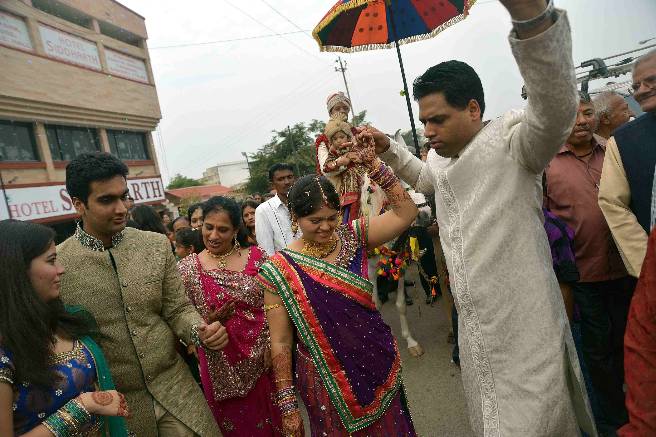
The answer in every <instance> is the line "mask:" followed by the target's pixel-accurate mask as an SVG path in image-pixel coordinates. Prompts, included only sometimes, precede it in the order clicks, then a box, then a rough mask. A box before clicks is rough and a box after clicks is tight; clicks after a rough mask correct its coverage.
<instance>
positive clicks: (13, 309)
mask: <svg viewBox="0 0 656 437" xmlns="http://www.w3.org/2000/svg"><path fill="white" fill-rule="evenodd" d="M54 237H55V233H54V231H53V230H52V229H51V228H48V227H46V226H43V225H39V224H36V223H30V222H21V221H18V220H3V221H0V277H1V278H2V287H1V288H0V435H1V436H10V435H25V436H35V437H39V436H49V437H50V436H52V435H55V436H69V435H71V436H72V435H102V436H111V437H123V436H127V430H126V427H125V420H124V419H123V417H120V416H127V415H128V410H127V404H126V403H125V398H124V397H123V395H122V394H120V393H118V392H116V391H115V390H114V385H113V383H112V380H111V376H110V374H109V370H108V368H107V365H106V363H105V359H104V357H103V355H102V352H101V350H100V348H99V347H98V345H97V344H96V343H95V342H94V341H93V340H92V338H91V336H93V335H96V334H97V332H98V331H97V329H96V326H95V322H94V320H93V318H92V317H91V316H90V315H89V313H87V312H86V311H84V310H83V309H81V308H79V307H75V308H72V307H65V306H64V304H63V302H62V301H61V299H60V298H59V288H60V281H61V277H62V275H63V274H64V268H63V267H62V265H61V264H60V263H59V262H58V261H57V253H56V250H55V243H54Z"/></svg>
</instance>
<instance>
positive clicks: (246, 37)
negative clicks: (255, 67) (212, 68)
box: [149, 30, 308, 50]
mask: <svg viewBox="0 0 656 437" xmlns="http://www.w3.org/2000/svg"><path fill="white" fill-rule="evenodd" d="M304 32H308V31H306V30H294V31H291V32H281V33H269V34H266V35H254V36H245V37H243V38H231V39H219V40H216V41H202V42H192V43H183V44H174V45H170V46H160V47H149V50H157V49H176V48H180V47H195V46H204V45H210V44H223V43H230V42H237V41H250V40H253V39H264V38H273V37H281V36H284V35H295V34H299V33H304Z"/></svg>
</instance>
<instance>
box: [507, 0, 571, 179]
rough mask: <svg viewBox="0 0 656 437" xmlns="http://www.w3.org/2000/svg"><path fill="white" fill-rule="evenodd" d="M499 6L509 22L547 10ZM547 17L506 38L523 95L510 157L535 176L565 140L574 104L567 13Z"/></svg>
mask: <svg viewBox="0 0 656 437" xmlns="http://www.w3.org/2000/svg"><path fill="white" fill-rule="evenodd" d="M502 3H504V6H506V8H507V9H508V11H509V12H510V15H511V17H512V19H513V20H514V21H525V20H529V19H531V18H535V17H539V16H541V15H540V14H541V13H542V12H544V11H545V10H546V8H547V6H546V2H545V1H544V0H512V1H511V0H504V1H503V2H502ZM548 15H549V16H548V17H546V18H545V19H544V20H543V21H542V24H541V25H539V26H537V27H534V28H532V29H531V30H530V31H524V32H522V31H520V30H514V31H513V32H511V35H510V37H509V40H510V46H511V49H512V52H513V55H514V57H515V59H516V61H517V65H518V66H519V71H520V73H521V75H522V78H523V79H524V81H525V85H526V93H527V95H528V105H527V107H526V110H525V111H524V114H523V117H522V119H521V122H520V123H519V124H515V125H514V126H509V131H508V132H509V136H510V153H511V154H512V156H513V157H514V158H515V159H516V160H517V161H518V162H519V163H520V164H521V165H522V166H524V167H525V168H526V169H528V170H530V171H532V172H534V173H540V172H541V171H542V170H544V168H545V167H546V165H547V164H548V163H549V161H551V159H552V158H553V156H554V155H555V154H556V152H557V151H558V149H559V148H560V147H561V146H562V144H563V142H564V141H565V140H566V139H567V137H568V135H569V133H570V132H571V130H572V126H573V125H574V120H575V117H576V108H577V104H578V96H577V92H576V77H575V74H574V65H573V61H572V38H571V34H570V27H569V21H568V19H567V14H566V12H564V11H561V10H556V12H555V13H554V14H548ZM552 17H554V18H555V22H554V18H552ZM516 27H518V28H520V29H521V26H517V25H516Z"/></svg>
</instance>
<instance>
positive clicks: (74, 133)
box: [46, 125, 100, 161]
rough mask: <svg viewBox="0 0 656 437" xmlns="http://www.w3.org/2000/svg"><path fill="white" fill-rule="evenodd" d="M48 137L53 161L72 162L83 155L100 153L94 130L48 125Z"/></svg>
mask: <svg viewBox="0 0 656 437" xmlns="http://www.w3.org/2000/svg"><path fill="white" fill-rule="evenodd" d="M46 135H47V136H48V144H49V145H50V153H51V154H52V159H53V161H71V160H72V159H73V158H75V157H76V156H78V155H81V154H83V153H90V152H98V151H100V141H99V139H98V133H97V132H96V130H95V129H93V128H88V127H71V126H54V125H46Z"/></svg>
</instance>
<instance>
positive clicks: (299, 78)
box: [119, 0, 656, 183]
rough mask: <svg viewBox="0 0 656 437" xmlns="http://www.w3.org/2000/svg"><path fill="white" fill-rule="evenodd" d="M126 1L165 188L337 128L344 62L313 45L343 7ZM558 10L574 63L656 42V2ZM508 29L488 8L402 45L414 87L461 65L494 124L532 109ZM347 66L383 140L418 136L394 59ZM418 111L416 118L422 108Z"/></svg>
mask: <svg viewBox="0 0 656 437" xmlns="http://www.w3.org/2000/svg"><path fill="white" fill-rule="evenodd" d="M119 1H120V2H121V3H123V4H124V5H126V6H127V7H129V8H131V9H132V10H134V11H135V12H137V13H139V14H140V15H142V16H144V17H145V19H146V28H147V31H148V46H149V48H150V57H151V62H152V68H153V73H154V75H155V84H156V86H157V93H158V96H159V102H160V106H161V110H162V120H161V122H160V124H159V127H158V130H157V132H155V133H154V138H155V142H156V147H157V151H158V159H159V162H160V169H161V173H162V177H163V179H164V181H165V183H166V182H167V181H168V180H169V178H170V177H172V176H173V175H174V174H176V173H181V174H183V175H185V176H189V177H193V178H199V177H201V176H202V173H203V170H205V169H206V168H207V167H210V166H213V165H216V164H218V163H223V162H230V161H236V160H241V159H243V157H242V155H241V153H242V152H247V153H254V152H256V151H257V150H258V148H260V147H261V146H262V145H264V144H266V143H268V142H269V141H270V140H271V137H272V131H273V130H282V129H284V128H285V127H286V126H288V125H293V124H295V123H298V122H307V121H310V120H312V119H315V118H316V119H325V118H327V113H326V107H325V101H326V97H327V96H328V95H329V94H331V93H333V92H335V91H340V90H341V91H344V90H345V88H344V83H343V80H342V75H341V74H340V73H339V72H336V71H335V61H336V60H337V56H338V54H336V53H327V52H320V50H319V47H318V45H317V43H316V42H315V41H314V39H313V38H312V36H311V30H312V29H313V28H314V27H315V26H316V24H317V23H318V22H319V20H320V19H321V18H322V17H323V16H324V14H325V13H326V12H327V11H328V10H329V9H330V7H331V6H332V5H333V4H334V2H335V1H336V0H302V1H298V0H249V1H247V2H245V1H240V0H195V1H193V2H180V1H174V0H119ZM557 6H558V7H561V8H564V9H566V10H567V11H568V14H569V18H570V22H571V25H572V32H573V47H574V53H573V57H574V62H575V65H579V64H580V63H581V62H582V61H585V60H588V59H591V58H604V57H607V56H610V55H614V54H617V53H622V52H625V51H629V50H633V49H636V48H639V47H644V45H643V46H640V45H638V42H639V41H642V40H646V39H648V38H653V37H656V27H655V26H654V22H655V20H656V1H654V0H631V1H618V0H558V1H557ZM510 28H511V26H510V16H509V14H508V13H507V12H506V10H505V9H504V8H503V6H502V5H501V3H499V2H498V1H497V0H478V2H477V3H476V4H475V5H474V6H473V7H472V9H471V11H470V15H469V17H467V19H466V20H464V21H461V22H459V23H457V24H456V25H454V26H452V27H450V28H448V29H446V30H445V31H443V32H442V33H440V34H438V35H437V36H436V37H434V38H431V39H428V40H423V41H419V42H415V43H412V44H406V45H403V46H401V52H402V56H403V62H404V66H405V71H406V75H407V79H408V83H409V86H410V87H411V84H412V81H413V80H414V78H415V77H417V76H419V75H420V74H421V73H423V72H424V71H425V70H426V69H427V68H429V67H431V66H432V65H435V64H437V63H439V62H442V61H445V60H449V59H459V60H462V61H465V62H467V63H469V64H470V65H472V66H473V67H474V69H475V70H476V71H477V72H478V74H479V75H480V76H481V80H482V82H483V87H484V90H485V99H486V118H494V117H496V116H499V115H501V114H502V113H503V112H505V111H507V110H509V109H512V108H521V107H523V106H524V101H523V100H522V99H521V96H520V92H521V87H522V84H523V81H522V79H521V76H520V75H519V72H518V69H517V66H516V65H515V62H514V59H513V57H512V55H511V51H510V46H509V44H508V40H507V36H508V33H509V31H510ZM281 33H284V34H285V35H282V36H273V37H264V38H252V37H258V36H262V35H271V34H281ZM245 38H249V39H245ZM235 39H241V40H239V41H234V40H235ZM226 40H233V41H232V42H225V41H226ZM215 41H220V42H215ZM651 43H656V40H654V41H651V42H650V43H649V44H651ZM172 46H178V47H172ZM339 56H341V57H342V60H343V61H345V62H346V64H347V71H346V78H347V81H348V85H349V89H350V93H351V97H352V100H353V106H354V109H355V110H356V112H358V111H361V110H364V109H366V110H367V120H368V121H369V122H370V123H371V124H372V125H374V126H376V127H377V128H379V129H381V130H383V131H385V132H395V131H396V130H397V129H404V130H405V129H409V128H410V121H409V117H408V111H407V108H406V102H405V98H404V97H402V96H401V94H400V92H401V90H402V89H403V84H402V81H401V73H400V69H399V65H398V60H397V57H396V52H395V51H394V50H375V51H366V52H358V53H352V54H340V55H339ZM619 59H621V58H619ZM593 85H594V84H593ZM600 85H603V83H601V84H600ZM413 110H414V115H415V119H416V117H417V105H416V103H415V102H413Z"/></svg>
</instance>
